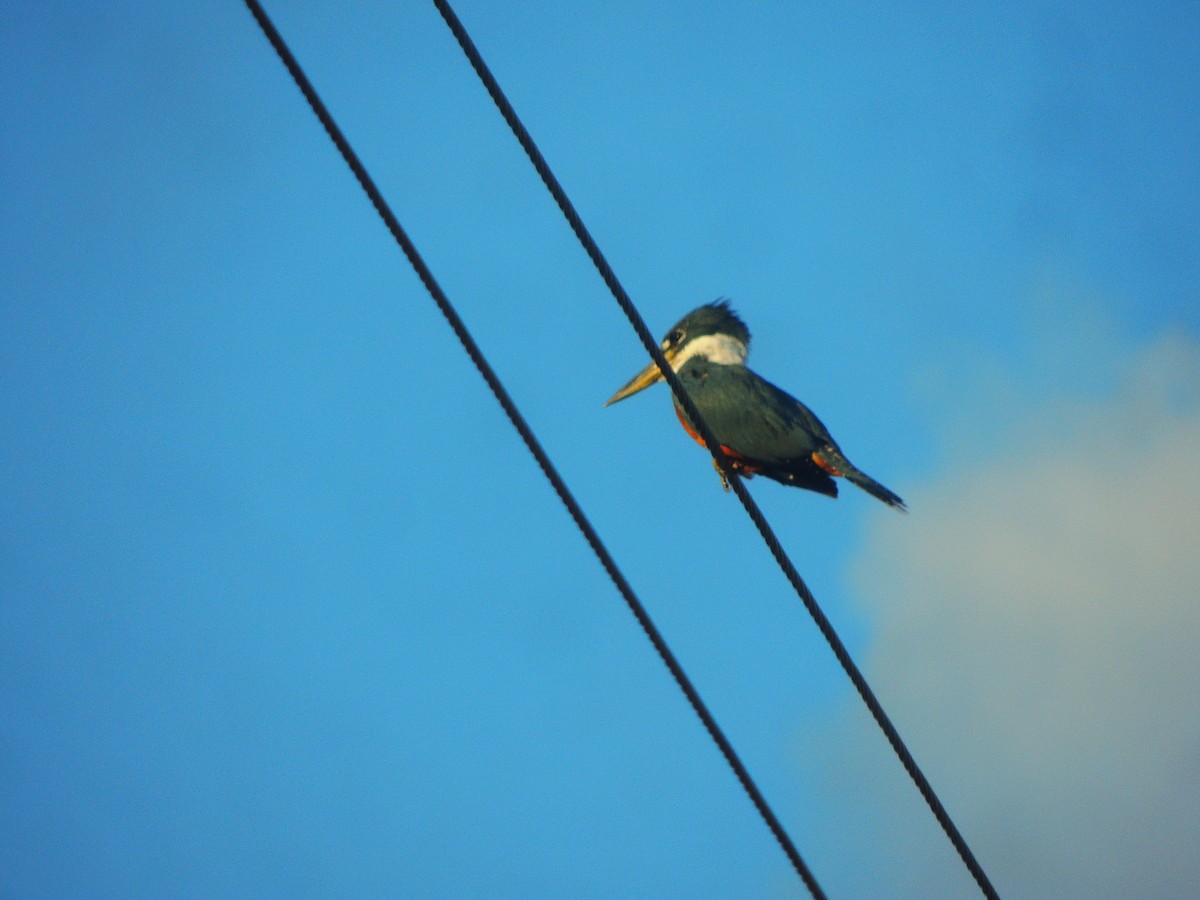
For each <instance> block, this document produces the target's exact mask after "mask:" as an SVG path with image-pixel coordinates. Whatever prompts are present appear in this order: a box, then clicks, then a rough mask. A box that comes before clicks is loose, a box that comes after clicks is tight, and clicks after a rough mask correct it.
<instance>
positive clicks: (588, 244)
mask: <svg viewBox="0 0 1200 900" xmlns="http://www.w3.org/2000/svg"><path fill="white" fill-rule="evenodd" d="M433 4H434V6H436V7H437V10H438V12H439V13H440V14H441V16H442V18H443V19H445V21H446V24H447V25H448V26H449V28H450V31H451V32H452V33H453V34H454V38H455V40H456V41H458V45H459V47H461V48H462V51H463V53H464V54H465V55H466V57H467V59H468V61H470V63H471V67H472V68H473V69H474V70H475V73H476V74H477V75H478V76H479V79H480V81H482V82H483V85H484V87H485V88H486V89H487V92H488V94H489V95H491V98H492V101H493V102H494V103H495V104H496V108H497V109H498V110H499V111H500V114H501V115H502V116H503V117H504V121H505V122H507V123H508V126H509V128H510V129H512V132H513V134H514V135H515V136H516V138H517V140H518V142H520V144H521V147H522V148H523V149H524V150H525V154H526V155H527V156H528V157H529V161H530V162H531V163H533V167H534V168H535V169H536V170H537V173H538V175H539V176H540V177H541V179H542V182H543V183H544V184H545V185H546V188H547V190H549V191H550V195H551V196H552V197H553V198H554V202H555V203H557V204H558V208H559V209H560V210H561V211H562V213H563V215H564V216H565V217H566V219H567V222H568V223H569V224H570V226H571V230H572V231H574V232H575V236H576V237H577V238H578V239H579V242H580V243H581V244H582V245H583V248H584V250H585V251H586V252H587V255H588V256H589V257H590V258H591V260H592V263H593V264H594V265H595V266H596V269H597V270H598V271H599V272H600V276H601V277H602V278H603V279H604V283H605V284H606V285H607V286H608V289H609V291H610V292H611V293H612V295H613V298H614V299H615V300H616V301H617V304H618V305H619V306H620V307H621V310H622V312H624V313H625V316H626V318H628V319H629V324H630V325H632V326H633V330H634V331H635V332H636V333H637V336H638V338H639V339H640V340H641V342H642V345H643V346H644V347H645V348H646V351H647V352H648V353H649V354H650V356H651V358H652V359H653V360H654V361H655V363H657V364H658V368H659V370H660V371H661V372H662V375H663V377H664V379H665V380H666V382H667V384H669V385H670V387H671V391H672V392H673V393H674V395H675V398H676V400H677V401H678V403H679V405H680V406H681V407H683V410H684V412H686V413H687V416H688V418H689V419H690V420H691V421H692V422H694V423H695V424H696V426H697V427H696V430H697V431H698V432H699V433H700V436H701V437H702V438H703V439H704V443H705V444H706V445H707V446H708V449H709V452H710V453H712V455H713V459H715V460H716V461H717V464H718V465H719V466H720V467H721V470H722V471H723V472H724V473H725V477H726V479H727V481H728V482H729V484H730V486H731V487H732V488H733V490H734V492H735V493H736V494H737V496H738V499H739V500H741V502H742V506H744V507H745V509H746V513H747V514H748V515H749V516H750V519H751V520H752V521H753V522H754V524H755V526H756V527H757V528H758V531H759V534H761V535H762V538H763V540H764V541H765V542H766V545H767V549H769V550H770V551H771V555H772V556H774V557H775V561H776V562H777V563H778V564H779V567H780V569H782V570H783V574H784V576H785V577H786V578H787V580H788V582H789V583H790V584H791V585H792V588H793V589H794V590H795V591H796V594H797V596H799V598H800V600H801V602H802V603H803V604H804V607H805V608H806V609H807V610H808V612H809V615H811V616H812V618H813V620H814V621H815V622H816V624H817V628H819V629H820V631H821V634H822V635H824V637H825V640H826V641H827V642H828V643H829V646H830V648H831V649H832V650H833V654H834V656H836V657H837V660H838V662H839V663H841V666H842V668H843V669H844V670H845V672H846V674H847V676H849V678H850V681H851V682H852V683H853V684H854V687H855V689H856V690H857V691H858V693H859V696H860V697H862V699H863V702H864V703H865V704H866V706H867V709H869V710H870V711H871V715H872V716H873V717H874V719H875V722H876V723H877V724H878V725H879V728H880V729H881V730H882V731H883V733H884V736H885V737H886V738H887V740H888V743H889V744H891V746H892V750H894V751H895V753H896V755H897V757H899V759H900V762H901V764H902V765H903V766H904V769H905V771H906V772H908V774H909V777H910V778H912V780H913V782H914V783H915V784H916V786H917V789H918V790H919V791H920V793H921V796H922V797H924V798H925V802H926V803H927V804H928V805H929V808H930V810H931V811H932V812H933V815H934V818H936V819H937V821H938V824H940V825H941V826H942V830H943V831H944V832H945V833H946V836H947V837H948V838H949V839H950V843H951V844H953V845H954V849H955V850H956V851H958V855H959V857H960V858H961V859H962V861H963V863H964V865H966V867H967V869H968V871H970V873H971V875H972V877H973V878H974V879H975V882H976V884H978V885H979V889H980V890H981V891H982V892H983V894H984V896H986V897H988V898H997V900H998V897H999V895H998V894H997V893H996V890H995V888H994V887H992V884H991V881H989V879H988V877H987V874H986V873H985V872H984V871H983V867H982V866H980V864H979V862H978V860H976V858H975V854H974V853H972V852H971V848H970V847H969V846H967V842H966V840H965V839H964V838H963V836H962V834H961V833H960V832H959V830H958V827H957V826H956V825H955V824H954V822H953V820H952V819H951V818H950V814H949V813H948V812H947V811H946V808H945V807H944V806H943V805H942V801H941V800H940V799H939V798H938V796H937V794H936V793H935V792H934V790H933V786H932V785H931V784H930V783H929V781H928V779H927V778H926V777H925V775H924V773H923V772H922V771H921V769H920V767H918V766H917V762H916V760H915V759H914V758H913V756H912V754H911V753H910V752H909V750H908V747H907V746H906V745H905V743H904V741H903V739H901V737H900V733H899V732H898V731H897V730H896V727H895V726H894V725H893V724H892V721H891V719H890V718H889V717H888V715H887V713H886V712H884V709H883V706H882V705H881V704H880V702H879V700H878V699H877V698H876V696H875V692H874V691H872V690H871V686H870V685H869V684H868V683H867V680H866V678H865V677H864V676H863V674H862V672H861V671H860V670H859V668H858V666H857V665H856V664H855V663H854V660H853V659H852V658H851V656H850V653H849V651H847V650H846V647H845V645H844V644H843V643H842V641H841V638H839V637H838V634H837V632H836V631H835V630H834V628H833V625H832V624H831V623H830V621H829V619H828V618H827V617H826V616H825V613H824V612H823V611H822V610H821V607H820V606H819V605H818V604H817V601H816V598H814V597H813V595H812V592H811V591H810V590H809V589H808V585H807V584H805V583H804V579H803V578H801V577H800V573H799V572H797V571H796V567H795V566H794V565H792V561H791V559H790V558H789V557H788V555H787V553H786V552H785V551H784V549H783V545H782V544H780V542H779V539H778V538H777V537H776V536H775V532H774V530H773V529H772V528H771V526H770V525H769V524H768V523H767V520H766V517H765V516H764V515H763V514H762V511H761V510H760V509H759V508H758V504H757V503H755V502H754V498H753V497H751V496H750V492H749V491H748V490H747V489H746V486H745V485H744V484H743V483H742V480H741V478H739V477H738V475H737V473H736V472H735V471H734V470H733V467H732V466H730V464H729V460H728V459H727V458H726V457H725V454H724V452H723V451H722V450H721V446H720V444H719V443H718V442H717V440H716V438H715V437H714V435H713V433H712V431H711V429H709V427H708V425H707V424H706V423H705V422H704V419H703V418H702V417H701V416H700V414H699V411H698V410H697V409H696V407H695V404H694V403H693V402H692V399H691V397H689V396H688V394H687V392H686V391H684V390H683V388H682V387H681V385H680V384H679V379H678V378H677V377H676V376H675V372H674V370H672V368H671V366H670V364H669V363H668V362H667V360H666V358H665V357H664V356H663V354H662V350H661V349H660V348H659V345H658V342H657V341H656V340H655V339H654V336H653V335H652V334H651V333H650V330H649V329H648V328H647V327H646V323H645V321H644V320H643V319H642V317H641V314H640V313H639V312H638V311H637V308H636V307H635V306H634V305H633V301H632V300H631V299H630V298H629V295H628V294H627V293H626V292H625V289H624V288H623V287H622V286H621V283H620V282H619V281H618V280H617V276H616V273H615V272H614V271H613V269H612V267H611V266H610V265H609V264H608V260H606V259H605V257H604V254H603V253H602V252H601V250H600V247H599V245H598V244H597V243H596V241H595V240H594V239H593V238H592V236H591V234H590V233H589V232H588V230H587V227H586V226H585V225H584V224H583V219H581V218H580V216H579V213H578V212H576V210H575V207H574V205H573V204H572V203H571V201H570V199H569V198H568V197H567V194H566V192H565V191H564V190H563V188H562V185H561V184H559V182H558V179H557V178H556V177H555V176H554V173H553V172H552V171H551V170H550V166H549V164H548V163H547V162H546V160H545V157H543V156H542V154H541V151H540V150H538V147H537V144H536V143H534V140H533V137H532V136H531V135H530V134H529V132H528V131H527V130H526V129H525V126H524V125H523V124H522V123H521V120H520V118H519V117H518V116H517V113H516V110H515V109H514V108H513V106H512V104H511V103H510V102H509V101H508V98H507V97H506V96H505V95H504V92H503V91H502V90H501V88H500V84H499V82H497V81H496V79H495V77H494V76H493V75H492V73H491V71H490V70H489V69H488V67H487V64H486V63H485V62H484V60H483V56H482V55H481V54H480V52H479V50H478V48H477V47H476V46H475V43H474V42H473V41H472V40H471V37H470V35H469V34H467V31H466V29H465V28H464V27H463V24H462V22H460V21H459V19H458V16H456V15H455V13H454V10H453V9H452V8H451V7H450V4H449V3H448V2H447V0H433Z"/></svg>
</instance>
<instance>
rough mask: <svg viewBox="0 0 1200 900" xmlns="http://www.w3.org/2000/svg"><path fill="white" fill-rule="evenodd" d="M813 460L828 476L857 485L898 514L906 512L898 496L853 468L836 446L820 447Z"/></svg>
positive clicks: (852, 464)
mask: <svg viewBox="0 0 1200 900" xmlns="http://www.w3.org/2000/svg"><path fill="white" fill-rule="evenodd" d="M813 459H814V460H815V461H816V463H817V465H819V466H820V467H821V468H823V469H825V471H827V472H829V474H830V475H841V476H844V477H845V478H846V479H847V480H848V481H852V482H853V483H854V484H857V485H858V486H859V487H860V488H862V489H863V490H864V491H866V492H867V493H868V494H870V495H871V496H872V497H874V498H875V499H876V500H882V501H883V502H884V503H886V504H887V505H888V506H890V507H892V508H893V509H898V510H900V512H908V507H907V506H905V505H904V501H903V500H901V499H900V497H899V495H898V494H894V493H892V492H891V491H889V490H888V489H887V488H885V487H884V486H883V485H882V484H880V483H879V482H878V481H876V480H875V479H874V478H872V477H871V476H870V475H868V474H867V473H866V472H864V471H862V470H861V469H859V468H858V467H857V466H855V465H854V463H852V462H850V460H848V459H846V457H845V456H844V455H843V454H842V451H841V450H839V449H838V448H837V447H836V446H834V445H832V444H829V445H826V446H825V447H822V448H821V449H820V450H819V451H818V452H817V453H814V454H813Z"/></svg>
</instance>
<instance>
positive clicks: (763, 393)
mask: <svg viewBox="0 0 1200 900" xmlns="http://www.w3.org/2000/svg"><path fill="white" fill-rule="evenodd" d="M749 349H750V330H749V329H748V328H746V325H745V323H744V322H743V321H742V320H741V319H740V318H738V316H737V314H736V313H734V311H733V310H731V309H730V308H729V304H728V302H725V301H719V302H717V303H709V304H706V305H705V306H701V307H700V308H699V309H695V310H692V311H691V312H690V313H688V314H687V315H686V316H684V317H683V318H682V319H680V320H679V322H678V323H677V324H676V325H675V327H674V328H672V329H671V330H670V331H669V332H668V333H667V336H666V337H665V338H663V342H662V351H663V355H664V356H665V357H666V358H667V362H669V363H670V364H671V368H672V369H674V370H675V374H676V375H677V376H678V377H679V382H680V384H681V385H682V386H683V389H684V390H685V391H687V394H688V396H689V397H691V399H692V402H693V403H694V404H695V405H696V409H697V411H699V413H700V415H701V417H702V418H703V419H704V421H705V422H706V423H708V427H709V428H710V429H711V430H712V432H713V435H714V437H716V439H717V441H718V442H719V443H720V445H721V449H722V450H724V451H725V455H726V456H727V457H729V462H730V464H731V466H732V467H733V469H734V471H736V472H737V473H738V474H739V475H741V476H743V477H745V478H749V477H751V476H753V475H765V476H766V477H767V478H772V479H774V480H775V481H778V482H780V483H782V484H790V485H792V486H793V487H799V488H806V489H807V490H810V491H816V492H817V493H819V494H825V495H826V496H829V497H836V496H837V493H838V489H837V482H835V481H834V480H833V479H834V478H835V477H841V478H846V479H848V480H850V481H852V482H854V483H855V484H857V485H858V486H859V487H860V488H862V489H863V490H864V491H866V492H867V493H868V494H870V495H871V496H872V497H876V498H877V499H879V500H882V501H883V502H884V503H886V504H887V505H888V506H892V507H895V508H896V509H899V510H902V511H904V510H905V506H904V501H903V500H901V499H900V498H899V497H898V496H897V495H896V494H893V493H892V492H891V491H889V490H888V489H887V488H885V487H884V486H883V485H882V484H880V483H879V482H878V481H876V480H875V479H873V478H871V477H870V476H869V475H867V474H866V473H865V472H863V471H861V470H860V469H858V468H857V467H855V465H854V464H853V463H851V462H850V460H848V459H846V455H845V454H844V453H842V450H841V448H840V447H839V446H838V445H837V441H835V440H834V439H833V436H832V435H830V433H829V430H828V429H827V428H826V427H825V426H824V425H822V424H821V420H820V419H818V418H817V417H816V416H815V415H813V413H812V411H811V410H810V409H809V408H808V407H807V406H805V405H804V404H803V403H801V402H800V401H799V400H797V399H796V398H795V397H793V396H791V395H790V394H788V393H785V392H784V391H781V390H780V389H779V388H777V387H775V385H773V384H771V383H770V382H768V381H766V380H764V379H762V378H760V377H759V376H758V375H755V374H754V373H753V372H751V371H750V370H749V369H747V368H746V365H745V363H746V357H747V356H748V355H749ZM662 378H663V376H662V373H661V372H660V371H659V369H658V366H657V365H655V364H654V363H653V362H652V363H650V365H648V366H647V367H646V368H644V369H643V370H642V371H641V372H639V373H638V374H637V375H635V376H634V377H633V379H632V380H631V381H630V382H629V383H628V384H626V385H625V386H624V387H623V388H621V389H620V390H619V391H617V392H616V393H615V394H613V395H612V397H610V398H609V399H608V402H607V403H605V404H604V405H605V406H611V405H612V404H614V403H616V402H617V401H619V400H624V399H625V398H626V397H629V396H632V395H633V394H636V393H637V392H638V391H641V390H644V389H645V388H648V387H649V386H650V385H652V384H654V382H656V381H662ZM675 413H676V415H678V416H679V421H680V422H681V423H682V424H683V427H684V430H686V431H687V433H688V434H690V435H691V436H692V437H693V438H695V440H696V441H697V442H698V443H700V444H701V445H703V444H704V441H703V440H702V439H701V438H700V436H699V435H698V434H697V433H696V429H695V428H694V427H693V424H692V422H691V421H690V419H689V418H688V416H687V414H686V413H684V411H683V410H682V409H680V407H679V401H678V400H676V401H675ZM718 471H720V470H719V469H718ZM721 477H722V481H724V475H723V474H722V476H721ZM726 489H728V485H726Z"/></svg>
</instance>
